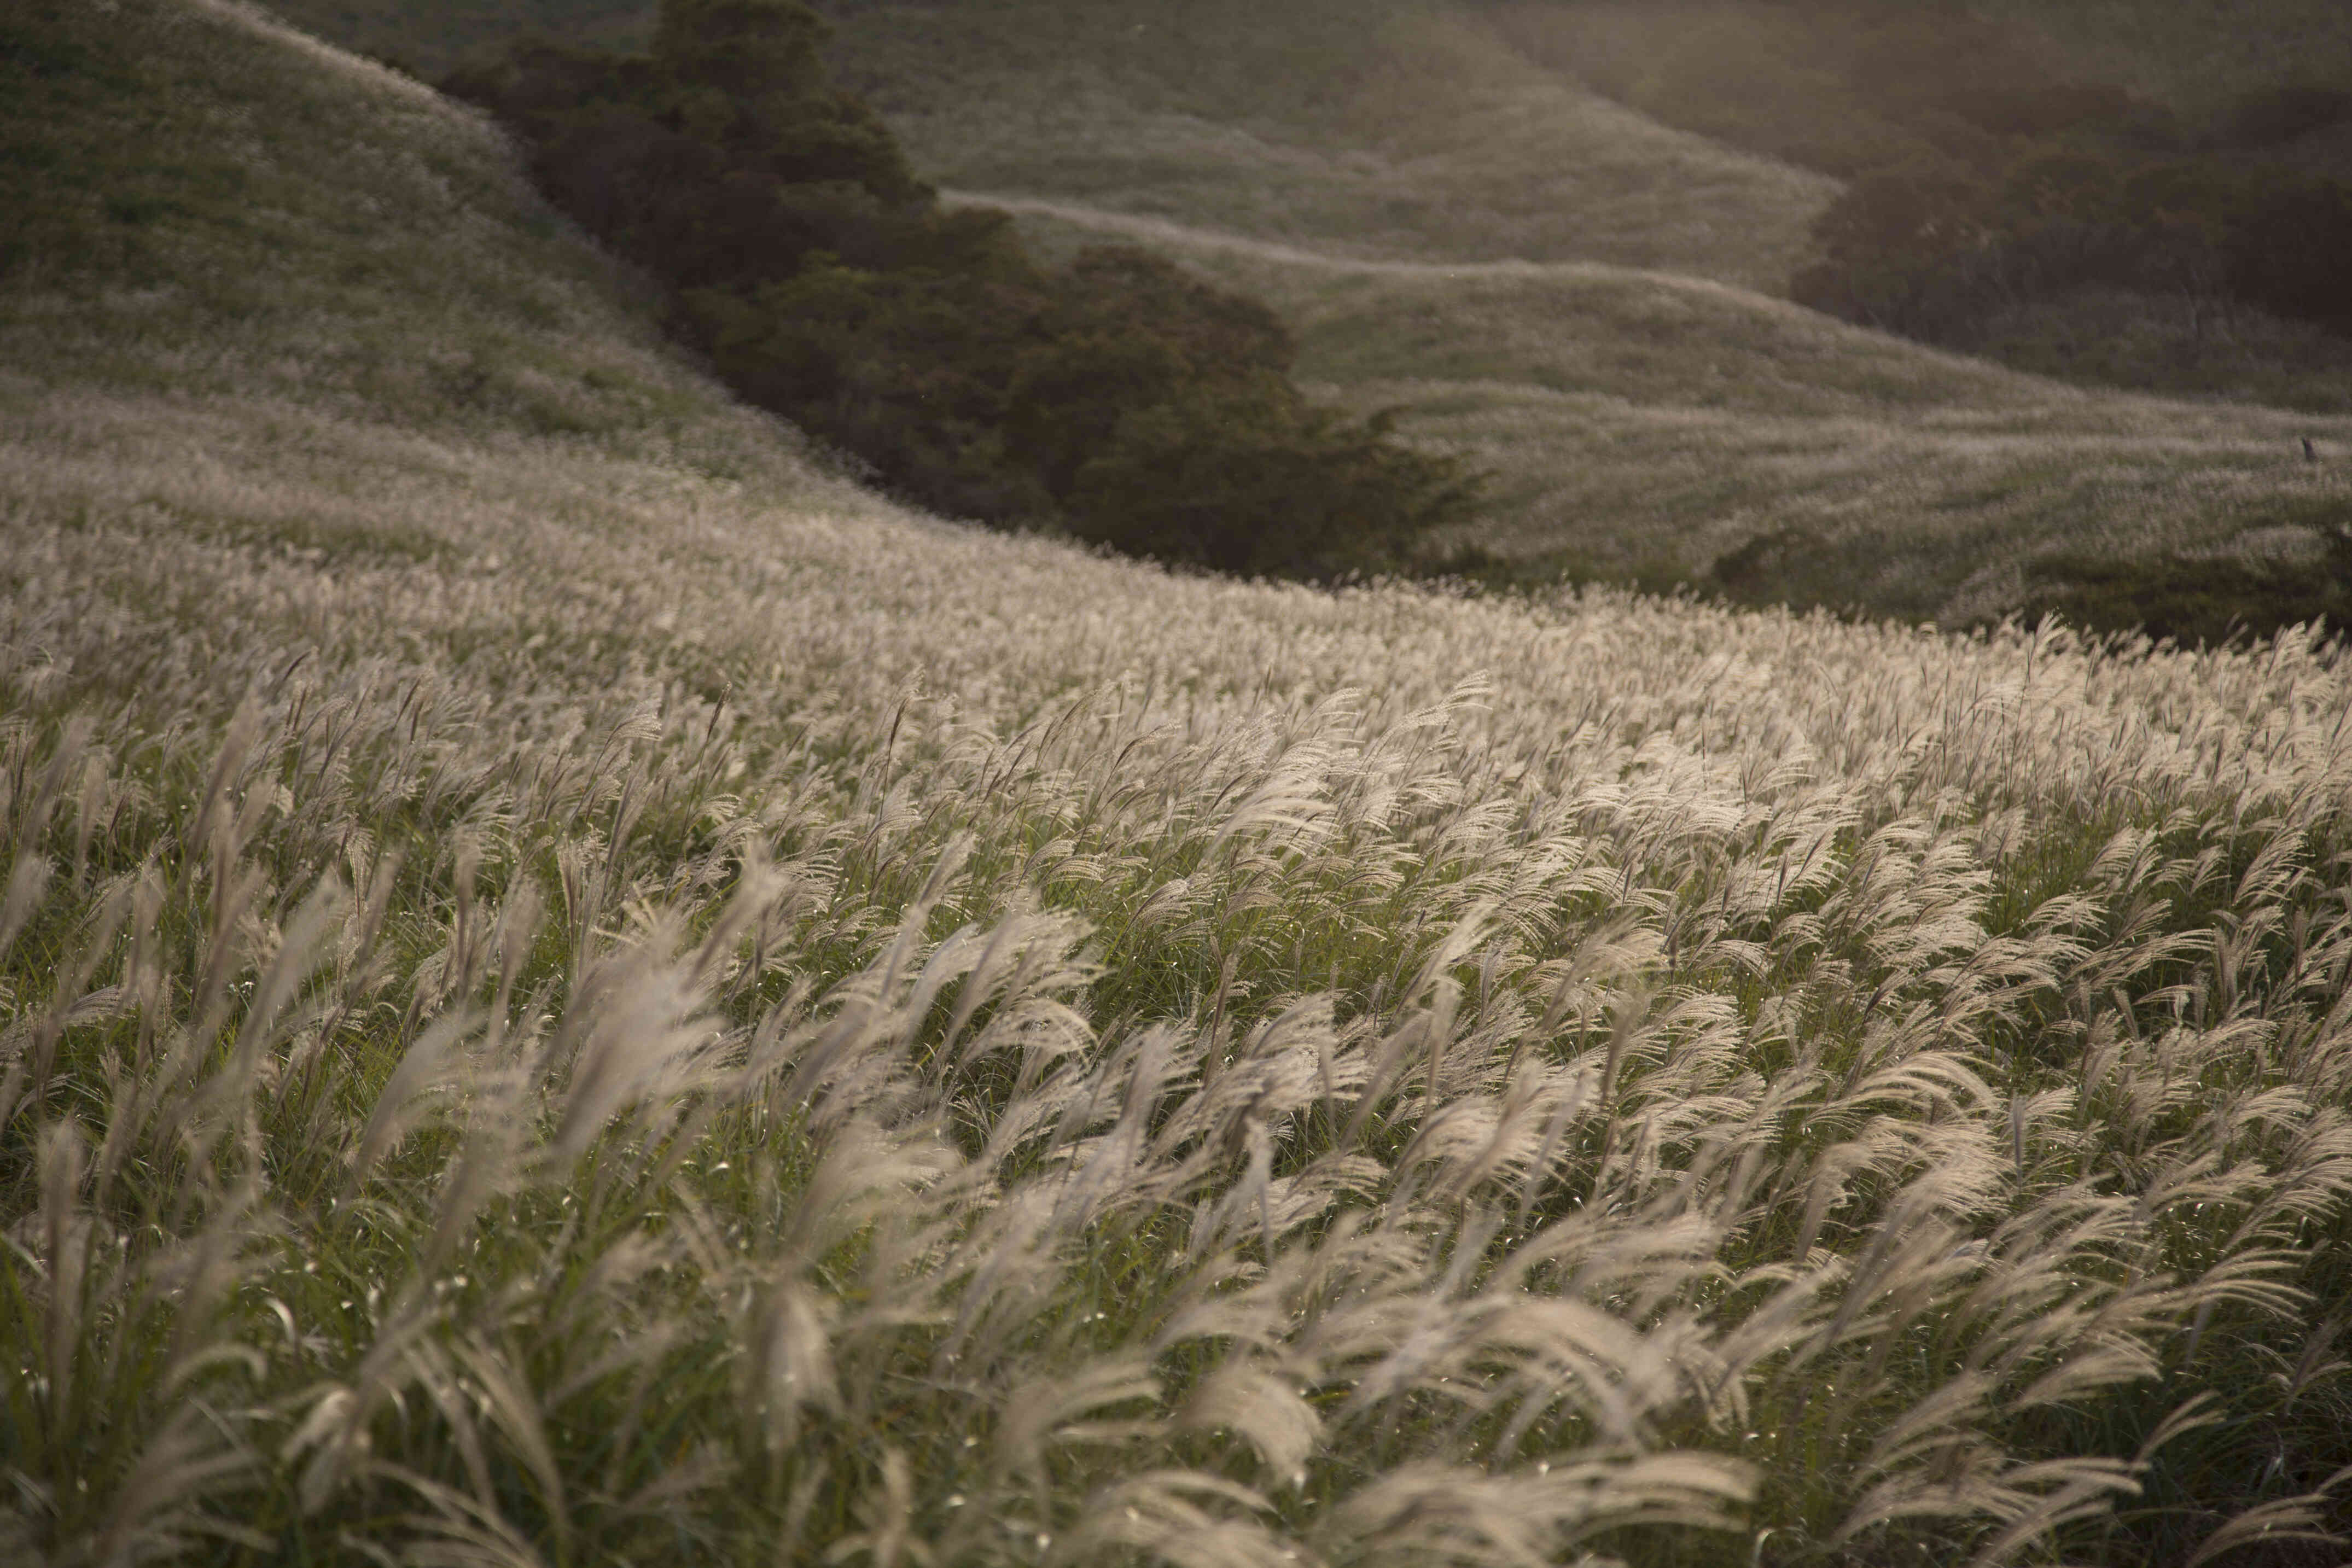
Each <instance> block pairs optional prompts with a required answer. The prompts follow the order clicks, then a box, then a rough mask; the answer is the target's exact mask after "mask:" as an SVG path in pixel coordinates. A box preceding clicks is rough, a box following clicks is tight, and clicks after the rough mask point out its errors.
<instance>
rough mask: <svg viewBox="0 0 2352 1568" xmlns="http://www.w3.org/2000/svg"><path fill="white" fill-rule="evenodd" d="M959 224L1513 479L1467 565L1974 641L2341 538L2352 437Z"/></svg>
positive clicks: (1700, 293)
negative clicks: (1491, 561) (1672, 588)
mask: <svg viewBox="0 0 2352 1568" xmlns="http://www.w3.org/2000/svg"><path fill="white" fill-rule="evenodd" d="M968 199H971V200H974V201H985V202H990V203H992V204H997V205H1000V206H1004V207H1007V208H1009V209H1011V210H1013V211H1014V212H1016V213H1019V214H1023V218H1024V225H1026V226H1027V227H1028V229H1029V230H1030V232H1031V233H1032V234H1033V235H1035V236H1036V237H1037V238H1039V239H1040V241H1041V242H1043V243H1045V244H1048V245H1053V244H1056V243H1058V244H1060V245H1062V246H1074V245H1076V244H1079V243H1083V242H1084V241H1085V240H1086V239H1087V238H1095V239H1100V238H1106V237H1118V238H1125V239H1131V240H1135V241H1138V242H1140V243H1145V244H1150V245H1153V246H1159V247H1161V248H1164V249H1166V250H1168V251H1169V252H1170V253H1171V254H1174V255H1179V256H1183V257H1184V258H1186V259H1187V260H1188V262H1189V263H1190V264H1191V265H1192V266H1194V267H1199V268H1200V269H1201V270H1202V271H1203V272H1204V273H1206V274H1209V275H1210V276H1213V277H1217V278H1219V279H1220V280H1222V281H1224V282H1227V283H1229V284H1231V285H1233V286H1234V287H1239V288H1242V289H1244V290H1246V291H1247V292H1250V293H1253V294H1255V295H1257V296H1259V297H1260V298H1265V299H1266V300H1267V301H1269V302H1270V303H1272V304H1274V305H1276V307H1277V308H1279V309H1281V310H1282V311H1283V312H1284V314H1285V315H1286V318H1287V319H1289V320H1290V322H1291V323H1292V325H1293V326H1294V328H1295V329H1297V331H1298V333H1299V336H1300V340H1301V342H1302V345H1303V349H1304V352H1303V354H1302V357H1301V361H1300V365H1299V373H1300V374H1301V376H1302V377H1303V378H1306V379H1307V381H1308V382H1310V384H1314V385H1318V386H1320V387H1323V388H1326V389H1328V392H1329V393H1330V395H1332V396H1334V397H1336V398H1338V399H1340V400H1342V401H1344V402H1348V403H1349V404H1350V405H1353V406H1356V407H1360V408H1364V409H1376V408H1386V409H1392V410H1395V411H1397V413H1399V415H1400V416H1401V419H1402V424H1401V426H1400V428H1402V430H1404V431H1406V432H1408V433H1410V434H1414V435H1416V436H1419V437H1421V438H1423V439H1426V440H1429V441H1431V442H1433V443H1435V444H1440V445H1443V446H1444V447H1445V448H1446V449H1448V450H1452V451H1458V452H1464V453H1466V454H1469V455H1472V456H1473V457H1474V459H1475V462H1476V463H1477V464H1479V465H1481V466H1483V467H1484V468H1486V470H1488V471H1489V472H1491V473H1492V474H1494V475H1495V476H1496V478H1497V481H1498V482H1497V484H1496V489H1495V492H1494V494H1493V497H1492V498H1491V503H1490V507H1489V513H1488V516H1487V517H1486V519H1485V520H1484V521H1483V522H1482V523H1481V524H1480V525H1478V526H1477V528H1475V530H1473V531H1472V533H1471V534H1470V536H1469V537H1470V538H1473V539H1475V542H1477V543H1480V544H1482V545H1484V546H1486V548H1488V549H1493V550H1495V551H1496V552H1497V553H1499V554H1502V555H1505V556H1507V557H1510V558H1516V559H1528V560H1536V559H1564V560H1565V561H1566V562H1567V563H1569V564H1570V565H1572V566H1574V567H1576V568H1578V569H1580V570H1586V571H1592V572H1596V573H1599V574H1601V575H1603V576H1607V577H1624V576H1631V575H1637V574H1638V575H1639V576H1641V577H1642V578H1643V579H1644V580H1651V581H1655V582H1660V583H1662V584H1668V583H1672V582H1673V581H1674V580H1676V579H1677V578H1681V579H1684V580H1690V581H1694V582H1703V581H1706V580H1708V578H1709V576H1710V574H1711V573H1712V576H1713V578H1714V580H1716V581H1717V583H1719V584H1720V585H1721V586H1723V587H1725V588H1727V589H1729V590H1731V591H1735V592H1737V593H1739V594H1743V595H1748V596H1752V597H1754V598H1756V599H1759V600H1767V601H1770V600H1782V601H1795V602H1799V603H1826V604H1831V605H1835V606H1847V605H1853V606H1859V607H1862V608H1864V609H1865V610H1867V611H1869V612H1874V613H1878V614H1895V615H1903V616H1910V617H1920V618H1935V619H1937V620H1940V621H1942V622H1945V623H1948V624H1961V623H1966V622H1970V621H1977V620H1985V619H1998V618H1999V617H2000V615H2001V614H2002V613H2003V612H2005V611H2007V610H2009V609H2011V607H2013V606H2015V605H2016V604H2017V603H2019V602H2020V601H2021V599H2023V598H2024V597H2025V596H2026V594H2027V592H2028V591H2029V588H2030V587H2031V586H2032V583H2033V582H2035V581H2036V580H2039V579H2038V578H2037V575H2036V574H2038V573H2040V574H2046V572H2047V568H2046V567H2045V566H2044V565H2043V564H2042V563H2045V562H2049V561H2052V560H2053V559H2057V558H2061V557H2065V558H2071V559H2084V558H2088V559H2111V560H2124V561H2129V560H2133V559H2145V558H2147V557H2149V556H2152V555H2156V554H2158V553H2162V552H2171V551H2179V552H2186V553H2189V554H2192V555H2193V554H2200V553H2204V554H2210V555H2213V556H2215V557H2217V558H2221V559H2252V560H2265V559H2280V560H2284V561H2294V560H2302V559H2310V558H2312V557H2315V554H2316V552H2317V551H2318V549H2319V548H2320V546H2321V542H2322V538H2323V536H2324V531H2325V530H2326V528H2330V527H2331V526H2333V525H2334V524H2335V523H2336V522H2337V521H2339V520H2346V519H2352V419H2347V418H2343V417H2326V416H2319V415H2312V414H2303V413H2286V412H2284V411H2273V410H2265V409H2261V408H2249V407H2243V406H2235V405H2228V404H2197V403H2188V402H2173V401H2168V400H2163V399H2158V398H2152V397H2137V396H2132V395H2129V394H2126V393H2120V392H2096V391H2086V390H2084V389H2081V388H2076V387H2072V386H2067V385H2064V384H2063V383H2060V382H2049V381H2043V380H2041V379H2038V378H2035V377H2032V376H2025V375H2020V374H2017V373H2015V372H2012V371H2004V370H2002V369H2000V368H1999V367H1997V366H1993V365H1989V364H1986V363H1984V362H1983V361H1975V360H1969V359H1964V358H1961V357H1959V356H1957V355H1951V354H1945V353H1939V352H1937V351H1936V350H1931V349H1926V348H1922V347H1920V346H1919V345H1917V344H1915V343H1910V342H1906V341H1905V340H1902V339H1899V338H1894V337H1890V336H1887V335H1885V334H1884V333H1876V332H1870V331H1866V330H1864V329H1859V328H1853V327H1848V326H1846V325H1844V324H1843V323H1841V322H1838V321H1835V320H1832V319H1829V318H1827V317H1823V316H1821V315H1817V314H1815V313H1813V312H1811V311H1808V310H1803V309H1800V308H1797V307H1795V306H1792V305H1790V304H1788V303H1787V302H1786V301H1782V300H1778V299H1773V298H1768V297H1765V296H1762V295H1758V294H1754V293H1750V292H1748V291H1746V290H1742V289H1738V288H1735V287H1727V286H1725V285H1722V284H1718V283H1714V282H1710V281H1707V280H1704V279H1699V278H1693V277H1679V276H1675V275H1673V274H1664V273H1654V272H1643V271H1638V270H1634V269H1631V268H1625V267H1610V266H1606V265H1601V264H1596V263H1559V264H1535V263H1528V262H1501V263H1478V262H1469V261H1465V262H1461V263H1458V264H1455V263H1442V262H1396V261H1371V260H1364V259H1360V258H1357V257H1353V256H1347V255H1345V254H1332V253H1328V252H1324V251H1320V250H1315V249H1309V248H1307V247H1306V246H1297V245H1281V244H1273V243H1268V242H1265V241H1262V240H1257V239H1254V238H1250V237H1247V236H1244V235H1234V234H1229V233H1221V232H1218V231H1214V230H1207V229H1200V228H1195V227H1192V226H1190V225H1179V224H1173V223H1170V222H1168V221H1165V220H1156V219H1147V218H1138V217H1134V216H1132V215H1130V214H1126V213H1124V212H1117V211H1110V210H1106V209H1102V208H1097V207H1090V206H1087V205H1086V204H1080V203H1076V202H1070V201H1063V200H1048V199H1041V198H1034V197H1024V196H1019V195H1012V194H1005V193H988V194H974V195H972V196H971V197H969V198H968ZM2306 435H2309V436H2312V437H2315V439H2316V440H2317V441H2318V442H2321V443H2324V444H2325V452H2326V457H2327V461H2326V462H2323V463H2311V462H2307V461H2305V458H2304V455H2303V450H2302V439H2303V438H2304V437H2305V436H2306ZM1717 563H1725V564H1724V565H1723V566H1722V567H1721V568H1720V569H1719V570H1718V569H1717Z"/></svg>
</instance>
